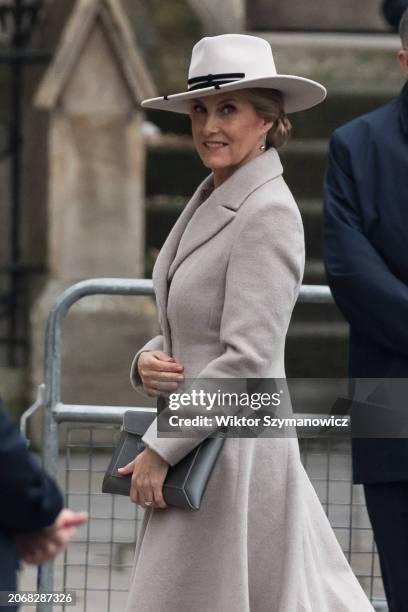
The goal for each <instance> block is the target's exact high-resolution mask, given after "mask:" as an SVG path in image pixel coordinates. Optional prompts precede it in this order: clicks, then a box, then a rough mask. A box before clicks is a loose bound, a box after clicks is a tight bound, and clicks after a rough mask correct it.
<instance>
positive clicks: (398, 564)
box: [323, 10, 408, 612]
mask: <svg viewBox="0 0 408 612" xmlns="http://www.w3.org/2000/svg"><path fill="white" fill-rule="evenodd" d="M400 35H401V40H402V48H401V49H400V51H398V60H399V64H400V67H401V69H402V71H403V73H404V75H405V76H406V77H407V76H408V10H406V11H405V12H404V14H403V17H402V19H401V22H400ZM324 191H325V198H324V199H325V202H324V245H323V247H324V259H325V266H326V274H327V280H328V283H329V286H330V288H331V290H332V293H333V296H334V299H335V301H336V303H337V305H338V307H339V309H340V310H341V312H342V313H343V315H344V316H345V318H346V319H347V321H348V322H349V324H350V338H349V374H350V377H352V378H353V379H359V381H355V383H356V384H358V382H360V383H362V384H363V387H364V384H365V383H364V381H366V379H376V380H377V382H378V385H377V386H378V388H380V387H381V386H383V383H382V382H381V381H383V382H384V380H385V379H387V380H388V381H389V382H390V383H392V379H397V378H398V379H402V378H408V83H407V82H406V83H405V85H404V87H403V88H402V91H401V93H400V95H399V97H398V98H397V99H395V100H393V101H392V102H390V103H388V104H386V105H385V106H383V107H381V108H379V109H378V110H376V111H374V112H371V113H368V114H367V115H363V116H362V117H358V118H356V119H354V120H353V121H351V122H350V123H348V124H346V125H344V126H342V127H341V128H339V129H337V130H335V132H334V133H333V136H332V139H331V142H330V153H329V162H328V168H327V173H326V179H325V189H324ZM371 382H372V381H371ZM374 382H375V381H374ZM366 383H367V384H366V386H367V387H368V386H369V381H366ZM385 384H387V383H385ZM375 386H376V384H374V387H375ZM391 386H392V385H391ZM367 393H368V392H367ZM357 399H366V400H367V399H368V400H369V401H374V402H375V401H376V398H375V391H374V393H372V394H371V396H369V395H367V396H366V397H365V398H364V397H361V395H360V397H358V398H357ZM405 402H406V398H405ZM405 402H404V404H405ZM380 403H381V400H380ZM400 408H401V407H400ZM407 420H408V411H407ZM353 476H354V482H355V483H363V484H364V491H365V497H366V504H367V510H368V513H369V516H370V520H371V524H372V527H373V531H374V537H375V540H376V544H377V548H378V552H379V557H380V563H381V571H382V576H383V582H384V588H385V592H386V596H387V600H388V604H389V610H390V612H403V611H404V612H406V611H408V590H407V586H406V579H407V576H408V439H406V438H399V439H398V438H395V439H391V437H390V438H381V439H380V438H378V439H369V438H366V439H363V438H362V437H361V438H359V439H353Z"/></svg>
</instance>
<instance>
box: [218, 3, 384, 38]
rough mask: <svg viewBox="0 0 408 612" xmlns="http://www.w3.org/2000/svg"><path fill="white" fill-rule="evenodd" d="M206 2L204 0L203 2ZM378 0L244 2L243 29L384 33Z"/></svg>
mask: <svg viewBox="0 0 408 612" xmlns="http://www.w3.org/2000/svg"><path fill="white" fill-rule="evenodd" d="M206 2H207V3H208V0H206ZM381 4H382V2H381V0H359V2H357V3H356V2H355V0H343V1H342V2H341V4H339V3H338V2H337V1H336V0H314V2H299V0H285V2H282V1H281V0H247V2H246V22H247V27H249V28H252V29H254V30H259V29H264V28H270V29H274V30H306V31H307V30H323V31H326V32H327V31H331V30H334V31H357V32H358V31H360V32H361V31H369V32H384V31H387V30H388V29H389V27H388V24H387V23H386V21H385V19H384V17H383V16H382V14H381Z"/></svg>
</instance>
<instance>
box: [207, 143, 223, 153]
mask: <svg viewBox="0 0 408 612" xmlns="http://www.w3.org/2000/svg"><path fill="white" fill-rule="evenodd" d="M203 144H204V146H205V147H206V148H207V149H209V150H211V151H216V150H217V149H222V148H223V147H226V146H227V144H226V143H225V142H204V143H203Z"/></svg>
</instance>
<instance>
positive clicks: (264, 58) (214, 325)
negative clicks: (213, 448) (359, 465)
mask: <svg viewBox="0 0 408 612" xmlns="http://www.w3.org/2000/svg"><path fill="white" fill-rule="evenodd" d="M188 84H189V90H188V91H187V92H185V93H182V94H175V95H172V96H165V97H164V98H155V99H152V100H147V101H145V102H144V103H143V106H148V107H152V108H161V109H165V110H166V109H167V110H170V111H173V112H185V113H189V115H190V117H191V125H192V134H193V140H194V144H195V147H196V149H197V152H198V154H199V156H200V158H201V160H202V161H203V163H204V165H205V166H206V167H208V168H210V169H211V170H212V173H211V174H210V175H209V176H208V177H207V178H206V179H205V180H204V181H203V182H202V183H201V185H200V186H199V187H198V189H197V190H196V192H195V193H194V195H193V197H192V199H191V200H190V202H189V203H188V204H187V206H186V207H185V209H184V210H183V212H182V214H181V215H180V217H179V219H178V220H177V222H176V224H175V226H174V227H173V229H172V231H171V232H170V235H169V237H168V239H167V240H166V242H165V244H164V246H163V248H162V250H161V252H160V254H159V256H158V258H157V261H156V264H155V267H154V271H153V281H154V287H155V292H156V298H157V305H158V312H159V321H160V324H161V328H162V334H160V335H159V336H156V337H155V338H153V339H152V340H150V341H149V342H148V343H147V344H146V345H145V346H144V347H142V349H140V351H139V352H138V353H137V354H136V356H135V359H134V361H133V364H132V371H131V380H132V383H133V385H134V386H135V387H139V388H140V386H142V387H143V389H144V391H145V393H147V394H148V395H149V396H157V395H158V394H159V393H160V391H163V390H166V391H167V392H169V391H174V390H176V389H177V388H178V385H179V384H180V383H181V382H182V381H183V380H184V379H185V378H186V379H187V378H206V379H211V378H284V377H285V369H284V346H285V337H286V332H287V329H288V326H289V321H290V317H291V313H292V309H293V307H294V304H295V302H296V298H297V295H298V292H299V288H300V285H301V282H302V276H303V269H304V236H303V228H302V222H301V217H300V214H299V210H298V208H297V206H296V203H295V201H294V199H293V197H292V195H291V193H290V191H289V189H288V187H287V185H286V184H285V182H284V180H283V178H282V166H281V164H280V161H279V157H278V154H277V152H276V148H275V147H277V146H279V145H280V144H282V143H284V142H285V141H286V140H287V138H288V136H289V131H290V123H289V121H288V119H287V117H286V113H287V112H294V111H297V110H301V109H305V108H309V107H310V106H313V105H315V104H317V103H318V102H320V101H321V100H323V98H324V97H325V93H326V92H325V89H324V88H323V87H322V86H321V85H319V84H318V83H315V82H313V81H310V80H308V79H302V78H300V77H294V76H280V75H277V73H276V70H275V66H274V62H273V57H272V52H271V48H270V46H269V44H268V43H267V42H266V41H264V40H263V39H260V38H258V37H253V36H245V35H238V34H227V35H222V36H215V37H210V38H204V39H202V40H201V41H200V42H198V43H197V44H196V45H195V47H194V49H193V54H192V60H191V64H190V71H189V81H188ZM143 440H144V442H145V443H146V445H147V447H148V448H146V450H145V451H143V453H141V454H140V455H139V456H138V457H137V459H135V460H134V461H132V462H131V463H130V464H128V465H127V466H125V467H124V468H123V469H122V473H123V474H126V473H133V475H132V490H131V499H132V500H133V501H134V502H135V503H137V504H139V505H141V506H142V507H144V508H147V510H146V513H145V516H144V520H143V526H142V530H141V534H140V537H139V539H138V543H137V547H136V554H135V562H134V567H133V571H132V577H131V587H130V593H129V598H128V604H127V611H128V612H133V611H134V612H136V611H137V612H193V611H194V612H233V611H236V612H301V611H302V612H303V611H308V612H312V611H313V612H346V611H347V612H356V611H357V610H358V611H359V612H364V611H368V610H371V611H372V610H373V608H372V607H371V605H370V603H369V602H368V600H367V598H366V596H365V594H364V593H363V591H362V589H361V587H360V585H359V584H358V582H357V580H356V578H355V577H354V575H353V573H352V571H351V569H350V567H349V566H348V564H347V562H346V560H345V557H344V555H343V553H342V551H341V549H340V547H339V545H338V543H337V540H336V538H335V536H334V534H333V532H332V530H331V527H330V525H329V522H328V520H327V518H326V516H325V514H324V512H323V509H322V507H321V505H320V503H319V500H318V498H317V496H316V494H315V491H314V489H313V487H312V485H311V483H310V481H309V479H308V477H307V475H306V473H305V471H304V469H303V467H302V464H301V461H300V456H299V449H298V444H297V440H296V439H294V438H291V439H282V438H281V439H276V438H266V439H265V438H259V439H253V438H247V439H239V438H227V439H226V440H225V444H224V447H223V449H222V451H221V454H220V456H219V458H218V460H217V463H216V465H215V468H214V471H213V473H212V475H211V478H210V481H209V483H208V486H207V490H206V492H205V495H204V499H203V502H202V505H201V508H200V510H199V512H189V511H184V510H180V509H178V508H175V507H170V506H169V507H167V506H166V504H165V501H164V499H163V496H162V484H163V481H164V479H165V477H166V473H167V470H168V468H169V465H174V464H176V463H177V462H178V461H179V460H180V459H181V458H182V457H184V456H185V455H186V454H187V453H188V452H190V451H191V450H192V448H194V446H195V445H196V444H198V442H199V440H197V439H180V438H163V437H158V436H157V429H156V422H154V423H153V424H152V426H151V427H150V428H149V429H148V431H147V432H146V434H145V436H144V437H143Z"/></svg>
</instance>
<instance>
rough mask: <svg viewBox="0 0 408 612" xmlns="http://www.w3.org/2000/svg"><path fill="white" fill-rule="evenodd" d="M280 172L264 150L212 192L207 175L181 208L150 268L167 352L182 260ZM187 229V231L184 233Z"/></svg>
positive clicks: (275, 160) (274, 154) (275, 155)
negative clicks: (170, 306) (171, 293)
mask: <svg viewBox="0 0 408 612" xmlns="http://www.w3.org/2000/svg"><path fill="white" fill-rule="evenodd" d="M282 171H283V169H282V165H281V163H280V160H279V155H278V153H277V152H276V150H275V149H268V150H267V151H266V152H265V153H263V154H262V155H259V156H258V157H256V158H255V159H253V160H251V161H250V162H248V163H246V164H245V165H244V166H242V167H241V168H239V169H238V170H236V171H235V172H234V174H232V175H231V177H230V178H229V179H227V180H226V181H225V182H224V183H222V185H220V186H219V187H218V188H217V189H213V174H212V173H211V174H210V175H209V176H207V178H206V179H204V181H203V182H202V183H201V184H200V185H199V187H198V188H197V189H196V191H195V192H194V195H193V196H192V198H191V200H190V201H189V202H188V204H187V205H186V206H185V208H184V210H183V212H182V213H181V215H180V216H179V218H178V219H177V221H176V223H175V224H174V226H173V228H172V230H171V232H170V233H169V235H168V237H167V240H166V242H165V243H164V245H163V247H162V249H161V251H160V253H159V255H158V257H157V260H156V263H155V266H154V268H153V284H154V289H155V293H156V300H157V305H158V308H159V311H161V312H159V319H160V322H161V325H162V330H163V334H164V335H165V336H166V338H167V341H168V346H169V350H170V351H171V348H170V330H169V326H168V321H167V316H166V312H167V298H168V287H169V283H170V281H171V279H172V277H173V275H174V273H175V271H176V270H177V268H178V267H179V266H180V264H181V263H182V262H183V261H184V260H185V259H186V257H188V256H189V255H191V253H193V252H194V251H195V250H197V249H198V248H199V247H200V246H201V245H202V244H204V243H205V242H208V241H209V240H211V238H213V237H214V236H215V235H216V234H218V232H220V231H221V230H222V229H223V228H224V227H225V226H226V225H228V223H230V222H231V221H232V220H233V219H234V218H235V215H236V213H237V211H238V209H239V207H240V206H241V204H242V203H243V202H245V200H246V199H247V197H248V196H249V195H250V194H251V193H252V191H254V190H255V189H257V188H258V187H260V186H261V185H262V184H263V183H266V182H267V181H269V180H271V179H273V178H275V177H277V176H279V175H281V174H282ZM204 200H205V201H204ZM200 204H202V206H200ZM187 226H188V231H185V230H186V229H187Z"/></svg>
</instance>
